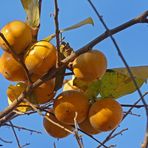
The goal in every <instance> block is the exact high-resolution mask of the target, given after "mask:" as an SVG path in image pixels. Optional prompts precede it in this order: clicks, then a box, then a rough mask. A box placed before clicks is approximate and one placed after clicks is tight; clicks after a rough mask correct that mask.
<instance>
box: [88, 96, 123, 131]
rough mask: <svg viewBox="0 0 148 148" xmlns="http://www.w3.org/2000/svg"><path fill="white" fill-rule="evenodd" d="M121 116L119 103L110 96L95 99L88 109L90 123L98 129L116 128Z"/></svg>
mask: <svg viewBox="0 0 148 148" xmlns="http://www.w3.org/2000/svg"><path fill="white" fill-rule="evenodd" d="M122 117H123V111H122V107H121V105H120V104H119V103H118V102H117V101H115V100H114V99H112V98H105V99H101V100H97V101H96V102H95V103H94V104H93V105H92V106H91V107H90V110H89V121H90V124H91V125H92V126H93V127H94V128H95V129H96V130H100V131H109V130H112V129H114V128H116V127H117V126H118V124H119V123H120V121H121V120H122Z"/></svg>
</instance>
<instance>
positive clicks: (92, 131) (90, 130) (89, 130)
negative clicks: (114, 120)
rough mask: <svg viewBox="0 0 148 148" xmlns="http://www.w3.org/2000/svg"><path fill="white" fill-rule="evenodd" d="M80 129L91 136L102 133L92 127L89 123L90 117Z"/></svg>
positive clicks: (80, 125)
mask: <svg viewBox="0 0 148 148" xmlns="http://www.w3.org/2000/svg"><path fill="white" fill-rule="evenodd" d="M79 127H80V129H81V130H82V131H83V132H85V133H87V134H90V135H95V134H99V133H100V132H101V131H100V130H97V129H95V128H94V127H92V125H91V124H90V122H89V118H88V117H87V118H86V119H85V120H84V121H83V122H81V123H80V124H79Z"/></svg>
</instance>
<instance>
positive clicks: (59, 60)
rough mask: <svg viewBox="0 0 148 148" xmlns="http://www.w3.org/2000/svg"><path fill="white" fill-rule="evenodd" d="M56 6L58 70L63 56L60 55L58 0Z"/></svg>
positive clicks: (55, 1)
mask: <svg viewBox="0 0 148 148" xmlns="http://www.w3.org/2000/svg"><path fill="white" fill-rule="evenodd" d="M54 4H55V12H54V22H55V34H56V46H57V65H56V66H57V68H58V67H59V66H60V63H61V54H60V37H59V34H60V30H59V21H58V14H59V8H58V2H57V0H54Z"/></svg>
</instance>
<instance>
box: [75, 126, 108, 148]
mask: <svg viewBox="0 0 148 148" xmlns="http://www.w3.org/2000/svg"><path fill="white" fill-rule="evenodd" d="M78 130H79V131H81V132H82V133H84V134H85V135H87V136H88V137H90V138H91V139H93V140H95V141H96V142H97V143H99V144H100V145H101V146H103V147H104V148H108V147H107V146H106V145H105V144H103V143H102V142H100V141H99V140H98V139H96V138H95V137H93V136H92V135H90V134H88V133H86V132H85V131H83V130H81V129H80V128H78Z"/></svg>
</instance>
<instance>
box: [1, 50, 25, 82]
mask: <svg viewBox="0 0 148 148" xmlns="http://www.w3.org/2000/svg"><path fill="white" fill-rule="evenodd" d="M0 72H1V74H2V75H3V76H4V77H5V78H6V79H7V80H10V81H25V80H26V79H27V77H26V73H25V71H24V69H23V67H22V65H21V64H20V63H19V62H18V61H16V60H15V58H14V57H13V56H12V55H11V54H10V53H8V52H4V53H3V54H2V56H1V57H0Z"/></svg>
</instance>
